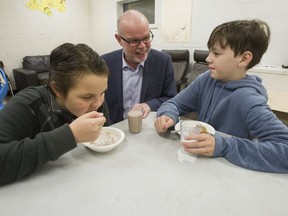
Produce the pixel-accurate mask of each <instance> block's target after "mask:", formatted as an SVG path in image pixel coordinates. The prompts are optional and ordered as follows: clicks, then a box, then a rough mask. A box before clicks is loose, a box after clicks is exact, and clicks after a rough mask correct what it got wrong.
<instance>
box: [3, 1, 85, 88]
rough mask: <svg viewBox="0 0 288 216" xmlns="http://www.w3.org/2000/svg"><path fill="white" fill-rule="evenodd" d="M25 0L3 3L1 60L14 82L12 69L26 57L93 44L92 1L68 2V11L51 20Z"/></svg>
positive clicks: (56, 15)
mask: <svg viewBox="0 0 288 216" xmlns="http://www.w3.org/2000/svg"><path fill="white" fill-rule="evenodd" d="M26 2H27V1H26V0H1V1H0V60H2V61H3V62H4V64H5V71H6V73H7V74H8V76H9V78H10V79H11V81H12V84H13V86H14V81H13V80H14V79H13V73H12V69H13V68H17V67H21V66H22V65H21V62H22V58H23V57H24V56H27V55H46V54H49V53H50V52H51V51H52V49H54V48H55V47H56V46H58V45H60V44H62V43H64V42H71V43H80V42H82V43H87V44H89V43H90V42H91V32H90V27H91V23H90V21H91V19H90V9H89V8H90V1H89V0H67V1H66V8H67V10H66V12H65V13H60V12H58V11H56V10H53V15H52V17H48V16H46V15H45V14H44V13H40V12H38V11H32V10H29V9H28V8H26V6H25V3H26Z"/></svg>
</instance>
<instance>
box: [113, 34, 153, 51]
mask: <svg viewBox="0 0 288 216" xmlns="http://www.w3.org/2000/svg"><path fill="white" fill-rule="evenodd" d="M118 35H119V37H120V38H121V39H122V40H124V41H125V42H126V43H128V44H129V45H130V46H131V47H136V46H139V44H140V43H141V41H143V43H145V44H148V43H150V42H151V41H152V40H153V38H154V35H153V33H152V32H151V30H149V36H146V37H144V38H143V39H142V40H139V39H126V38H124V37H122V36H121V35H120V34H118Z"/></svg>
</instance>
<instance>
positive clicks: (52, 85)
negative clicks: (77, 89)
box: [50, 82, 63, 98]
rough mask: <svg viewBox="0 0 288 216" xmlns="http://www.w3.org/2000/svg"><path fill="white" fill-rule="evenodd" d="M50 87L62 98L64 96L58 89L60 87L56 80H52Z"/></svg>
mask: <svg viewBox="0 0 288 216" xmlns="http://www.w3.org/2000/svg"><path fill="white" fill-rule="evenodd" d="M50 87H51V89H52V91H53V92H54V94H55V95H56V96H57V97H58V98H61V97H62V96H63V94H62V92H61V91H59V90H58V87H57V85H56V83H55V82H51V83H50Z"/></svg>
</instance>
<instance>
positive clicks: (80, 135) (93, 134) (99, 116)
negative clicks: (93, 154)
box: [69, 111, 106, 143]
mask: <svg viewBox="0 0 288 216" xmlns="http://www.w3.org/2000/svg"><path fill="white" fill-rule="evenodd" d="M105 122H106V118H105V117H104V116H103V113H98V112H97V111H92V112H89V113H86V114H84V115H82V116H80V117H78V118H77V119H75V120H74V121H73V122H72V123H70V125H69V126H70V128H71V130H72V133H73V135H74V137H75V140H76V142H77V143H80V142H92V141H94V140H96V139H97V138H98V136H99V135H100V131H101V129H102V127H103V125H104V123H105Z"/></svg>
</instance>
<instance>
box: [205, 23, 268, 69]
mask: <svg viewBox="0 0 288 216" xmlns="http://www.w3.org/2000/svg"><path fill="white" fill-rule="evenodd" d="M269 42H270V27H269V25H268V24H267V23H266V22H264V21H262V20H236V21H231V22H226V23H223V24H221V25H219V26H217V27H216V28H215V29H214V30H213V31H212V33H211V35H210V37H209V40H208V42H207V46H208V48H209V49H212V48H213V46H215V44H216V43H219V45H220V47H221V48H223V49H224V48H226V47H227V46H229V47H230V48H231V49H232V50H233V51H234V56H237V55H239V54H240V55H241V54H243V53H244V52H246V51H250V52H251V53H252V54H253V58H252V60H251V62H250V63H249V64H248V66H247V70H248V69H250V68H252V67H254V66H255V65H256V64H258V63H259V62H260V60H261V58H262V56H263V54H264V53H265V52H266V50H267V48H268V45H269Z"/></svg>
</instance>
